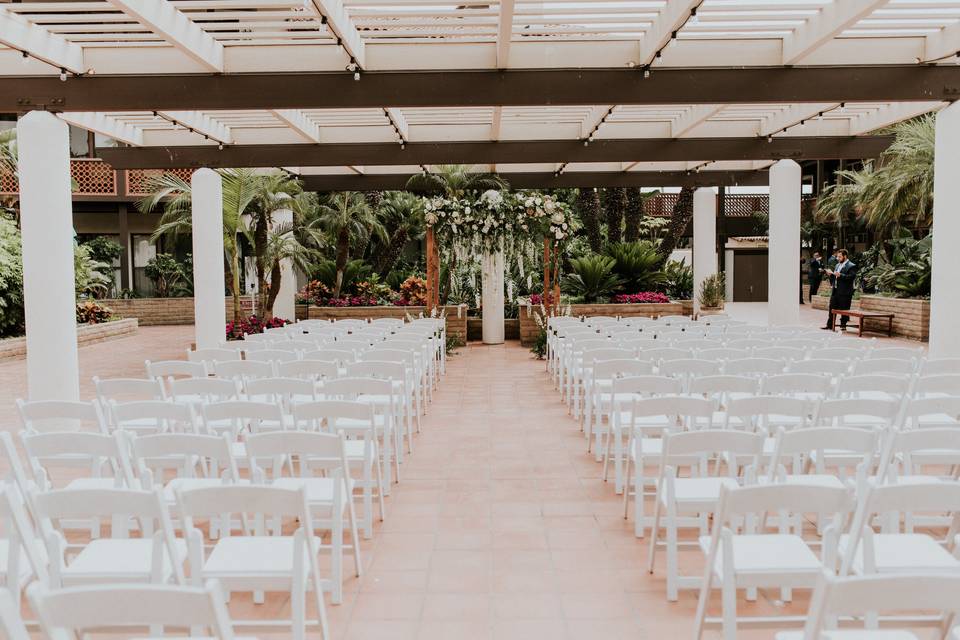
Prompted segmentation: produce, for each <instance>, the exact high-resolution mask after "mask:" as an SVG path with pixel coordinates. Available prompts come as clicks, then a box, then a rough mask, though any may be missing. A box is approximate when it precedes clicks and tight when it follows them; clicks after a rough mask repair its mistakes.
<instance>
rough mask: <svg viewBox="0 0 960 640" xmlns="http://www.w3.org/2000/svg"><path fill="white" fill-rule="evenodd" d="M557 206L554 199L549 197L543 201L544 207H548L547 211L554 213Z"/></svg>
mask: <svg viewBox="0 0 960 640" xmlns="http://www.w3.org/2000/svg"><path fill="white" fill-rule="evenodd" d="M555 207H556V205H554V203H553V200H550V199H549V198H548V199H547V200H546V201H545V202H544V203H543V208H544V209H546V211H547V213H552V212H553V210H554V208H555Z"/></svg>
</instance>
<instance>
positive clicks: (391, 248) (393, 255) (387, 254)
mask: <svg viewBox="0 0 960 640" xmlns="http://www.w3.org/2000/svg"><path fill="white" fill-rule="evenodd" d="M406 244H407V230H406V228H404V227H398V228H397V230H396V231H394V232H393V235H392V236H390V242H388V243H387V244H385V245H382V251H381V252H380V255H379V256H378V259H377V272H378V273H379V274H380V275H381V277H384V278H386V277H387V274H388V273H390V270H391V269H393V266H394V265H395V264H397V260H399V259H400V254H401V253H402V252H403V247H404V246H405V245H406Z"/></svg>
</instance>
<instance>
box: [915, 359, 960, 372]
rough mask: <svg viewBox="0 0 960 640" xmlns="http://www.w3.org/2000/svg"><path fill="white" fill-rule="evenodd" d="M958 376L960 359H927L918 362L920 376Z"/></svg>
mask: <svg viewBox="0 0 960 640" xmlns="http://www.w3.org/2000/svg"><path fill="white" fill-rule="evenodd" d="M947 373H950V374H960V358H928V359H926V360H923V361H921V362H920V375H922V376H934V375H939V374H947Z"/></svg>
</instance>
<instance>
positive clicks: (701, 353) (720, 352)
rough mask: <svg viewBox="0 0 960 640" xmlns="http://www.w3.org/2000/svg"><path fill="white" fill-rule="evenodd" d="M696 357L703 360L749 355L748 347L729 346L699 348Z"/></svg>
mask: <svg viewBox="0 0 960 640" xmlns="http://www.w3.org/2000/svg"><path fill="white" fill-rule="evenodd" d="M696 354H697V357H698V358H703V359H704V360H719V361H724V360H742V359H744V358H747V357H749V356H750V351H749V350H748V349H731V348H729V347H719V348H715V349H699V350H697V352H696Z"/></svg>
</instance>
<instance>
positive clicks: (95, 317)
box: [77, 300, 113, 324]
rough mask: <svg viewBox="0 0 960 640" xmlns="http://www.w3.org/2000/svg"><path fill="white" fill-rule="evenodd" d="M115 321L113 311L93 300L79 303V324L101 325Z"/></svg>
mask: <svg viewBox="0 0 960 640" xmlns="http://www.w3.org/2000/svg"><path fill="white" fill-rule="evenodd" d="M112 319H113V309H111V308H110V307H107V306H105V305H102V304H100V303H99V302H95V301H93V300H84V301H83V302H78V303H77V324H101V323H103V322H110V320H112Z"/></svg>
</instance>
